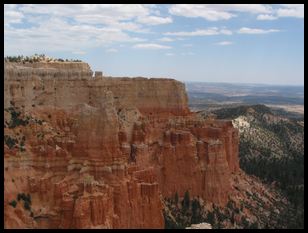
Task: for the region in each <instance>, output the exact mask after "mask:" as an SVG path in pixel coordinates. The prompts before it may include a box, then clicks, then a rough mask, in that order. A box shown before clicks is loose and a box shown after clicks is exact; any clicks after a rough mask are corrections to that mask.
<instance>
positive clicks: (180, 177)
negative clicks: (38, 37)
mask: <svg viewBox="0 0 308 233" xmlns="http://www.w3.org/2000/svg"><path fill="white" fill-rule="evenodd" d="M4 73H5V82H4V94H5V103H4V105H5V119H4V120H5V122H4V123H5V132H4V133H5V137H6V140H5V159H4V163H5V203H4V208H5V227H6V228H24V227H28V228H163V227H164V219H163V214H162V208H163V207H162V202H161V200H162V198H163V197H169V196H173V195H174V194H175V193H176V192H178V194H179V195H180V196H183V195H184V193H185V191H187V190H188V191H189V192H190V194H191V196H200V197H202V198H204V199H205V200H208V201H212V202H215V203H217V204H220V205H224V204H225V203H226V202H227V199H228V195H229V194H230V192H231V191H232V189H231V187H230V181H229V177H230V174H231V173H233V172H237V171H238V169H239V165H238V164H239V163H238V132H237V130H236V129H234V128H233V127H232V124H231V122H223V121H213V120H211V121H206V120H202V119H199V118H198V117H197V116H195V115H194V114H193V113H191V112H190V111H189V109H188V105H187V95H186V93H185V88H184V85H183V84H182V83H180V82H178V81H175V80H171V79H146V78H110V77H95V78H94V77H92V73H93V72H92V71H91V70H90V68H89V66H88V65H87V64H85V63H76V64H74V63H63V64H61V63H54V64H48V63H43V64H40V63H35V64H13V63H5V72H4ZM25 119H26V120H25ZM14 140H15V141H14ZM12 143H13V144H15V145H13V146H12ZM20 193H28V194H30V195H31V198H32V199H31V200H32V201H31V203H30V210H29V208H28V209H27V208H26V209H25V208H23V202H22V200H19V201H17V200H16V199H17V195H18V194H20ZM14 199H15V200H16V201H17V206H16V207H15V208H14V207H13V206H12V205H10V204H9V203H10V202H11V201H12V200H14Z"/></svg>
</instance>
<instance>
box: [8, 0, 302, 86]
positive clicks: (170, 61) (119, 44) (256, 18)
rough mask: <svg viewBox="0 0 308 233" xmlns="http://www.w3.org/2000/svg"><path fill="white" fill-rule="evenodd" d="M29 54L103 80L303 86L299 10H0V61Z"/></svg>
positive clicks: (188, 7) (124, 6)
mask: <svg viewBox="0 0 308 233" xmlns="http://www.w3.org/2000/svg"><path fill="white" fill-rule="evenodd" d="M35 53H37V54H45V55H47V56H50V57H55V58H64V59H66V58H67V59H80V60H82V61H85V62H87V63H89V64H90V66H91V69H92V70H93V71H95V70H99V71H103V73H104V74H105V75H108V76H126V77H127V76H129V77H134V76H144V77H166V78H174V79H177V80H180V81H186V82H187V81H198V82H232V83H264V84H278V85H304V5H303V4H274V5H267V4H189V5H185V4H175V5H169V4H162V5H154V4H145V5H142V4H114V5H112V4H111V5H110V4H89V5H87V4H82V5H78V4H76V5H75V4H74V5H65V4H62V5H61V4H60V5H57V4H52V5H48V4H33V5H31V4H24V5H15V4H14V5H13V4H6V5H5V6H4V56H15V55H24V56H30V55H33V54H35Z"/></svg>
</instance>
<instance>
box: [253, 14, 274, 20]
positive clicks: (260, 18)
mask: <svg viewBox="0 0 308 233" xmlns="http://www.w3.org/2000/svg"><path fill="white" fill-rule="evenodd" d="M275 19H278V17H276V16H274V15H267V14H261V15H258V17H257V20H275Z"/></svg>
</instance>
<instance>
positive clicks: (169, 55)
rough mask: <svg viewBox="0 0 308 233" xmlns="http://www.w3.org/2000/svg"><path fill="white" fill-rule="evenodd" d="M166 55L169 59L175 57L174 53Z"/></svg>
mask: <svg viewBox="0 0 308 233" xmlns="http://www.w3.org/2000/svg"><path fill="white" fill-rule="evenodd" d="M165 55H166V56H168V57H172V56H174V53H166V54H165Z"/></svg>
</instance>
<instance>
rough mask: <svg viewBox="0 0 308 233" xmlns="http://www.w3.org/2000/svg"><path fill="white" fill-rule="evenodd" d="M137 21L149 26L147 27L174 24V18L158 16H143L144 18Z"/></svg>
mask: <svg viewBox="0 0 308 233" xmlns="http://www.w3.org/2000/svg"><path fill="white" fill-rule="evenodd" d="M137 21H138V22H139V23H142V24H147V25H159V24H168V23H172V18H171V17H166V18H163V17H158V16H143V17H138V19H137Z"/></svg>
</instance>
